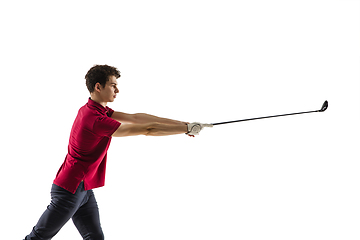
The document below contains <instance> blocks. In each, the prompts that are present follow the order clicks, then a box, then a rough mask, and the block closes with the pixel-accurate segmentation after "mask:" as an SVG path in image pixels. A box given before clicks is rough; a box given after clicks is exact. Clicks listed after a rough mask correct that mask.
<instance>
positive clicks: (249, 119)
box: [212, 110, 320, 125]
mask: <svg viewBox="0 0 360 240" xmlns="http://www.w3.org/2000/svg"><path fill="white" fill-rule="evenodd" d="M313 112H320V110H315V111H308V112H298V113H288V114H281V115H274V116H267V117H257V118H248V119H242V120H235V121H228V122H218V123H212V125H221V124H227V123H236V122H244V121H251V120H257V119H263V118H273V117H282V116H290V115H296V114H304V113H313Z"/></svg>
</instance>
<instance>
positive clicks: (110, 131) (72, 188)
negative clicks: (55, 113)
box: [25, 65, 203, 240]
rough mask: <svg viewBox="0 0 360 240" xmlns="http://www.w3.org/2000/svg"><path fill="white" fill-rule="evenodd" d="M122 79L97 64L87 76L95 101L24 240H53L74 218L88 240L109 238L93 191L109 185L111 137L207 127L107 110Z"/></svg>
mask: <svg viewBox="0 0 360 240" xmlns="http://www.w3.org/2000/svg"><path fill="white" fill-rule="evenodd" d="M119 77H120V72H119V71H118V70H117V69H116V68H114V67H111V66H108V65H95V66H94V67H92V68H91V69H90V70H89V71H88V72H87V74H86V76H85V79H86V86H87V88H88V90H89V92H90V98H89V99H88V102H87V103H86V104H85V105H84V106H82V107H81V108H80V109H79V111H78V114H77V116H76V118H75V121H74V124H73V126H72V129H71V132H70V139H69V146H68V153H67V155H66V158H65V160H64V162H63V164H62V165H61V167H60V169H59V171H58V172H57V174H56V177H55V179H54V182H53V185H52V188H51V203H50V205H48V207H47V209H46V210H45V212H44V213H43V214H42V216H41V217H40V219H39V221H38V222H37V224H36V225H35V227H34V228H33V229H32V231H31V233H30V234H29V235H27V236H26V237H25V240H35V239H36V240H40V239H41V240H45V239H51V238H52V237H54V236H55V235H56V234H57V233H58V232H59V230H60V229H61V228H62V227H63V226H64V224H65V223H66V222H67V221H68V220H69V219H70V218H71V219H72V221H73V222H74V224H75V226H76V228H77V229H78V231H79V232H80V234H81V236H82V237H83V239H88V240H101V239H104V234H103V231H102V229H101V225H100V219H99V209H98V206H97V203H96V200H95V196H94V193H93V191H92V189H94V188H98V187H102V186H104V183H105V170H106V159H107V150H108V148H109V145H110V142H111V138H112V137H125V136H135V135H146V136H167V135H173V134H183V133H185V134H188V135H189V136H193V135H197V134H198V133H199V132H200V131H201V129H202V128H203V125H202V124H200V123H192V124H189V123H187V122H181V121H176V120H171V119H166V118H160V117H156V116H152V115H149V114H143V113H137V114H126V113H122V112H116V111H114V110H112V109H111V108H109V107H107V106H106V105H107V103H108V102H113V101H114V100H115V98H116V95H117V94H118V93H119V90H118V82H117V79H118V78H119Z"/></svg>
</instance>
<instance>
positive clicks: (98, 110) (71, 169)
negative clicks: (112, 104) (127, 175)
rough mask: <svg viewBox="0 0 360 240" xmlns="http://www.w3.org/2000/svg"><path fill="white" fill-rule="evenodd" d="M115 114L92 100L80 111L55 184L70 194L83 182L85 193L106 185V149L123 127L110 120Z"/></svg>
mask: <svg viewBox="0 0 360 240" xmlns="http://www.w3.org/2000/svg"><path fill="white" fill-rule="evenodd" d="M113 112H114V110H112V109H111V108H109V107H106V108H104V107H103V106H102V105H101V104H99V103H97V102H94V101H93V100H91V99H90V98H89V101H88V102H87V104H85V105H84V106H83V107H81V108H80V110H79V112H78V115H77V117H76V119H75V121H74V124H73V126H72V129H71V133H70V140H69V146H68V154H67V155H66V158H65V161H64V163H63V164H62V165H61V167H60V169H59V171H58V173H57V175H56V178H55V180H54V184H56V185H58V186H60V187H62V188H64V189H66V190H68V191H69V192H71V193H75V192H76V189H77V187H78V186H79V184H80V182H81V181H82V180H83V181H84V186H85V190H90V189H93V188H97V187H102V186H104V184H105V170H106V155H107V150H108V148H109V145H110V142H111V135H112V134H113V133H114V132H115V131H116V130H117V129H118V128H119V126H120V123H119V122H118V121H116V120H114V119H112V118H111V115H112V114H113Z"/></svg>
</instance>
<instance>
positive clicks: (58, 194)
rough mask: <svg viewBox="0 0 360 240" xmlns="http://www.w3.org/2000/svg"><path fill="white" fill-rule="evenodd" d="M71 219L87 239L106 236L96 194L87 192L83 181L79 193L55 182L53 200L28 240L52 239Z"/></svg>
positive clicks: (91, 239) (52, 190)
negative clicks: (73, 192) (72, 191)
mask: <svg viewBox="0 0 360 240" xmlns="http://www.w3.org/2000/svg"><path fill="white" fill-rule="evenodd" d="M70 218H71V219H72V220H73V222H74V224H75V226H76V228H77V229H78V231H79V232H80V234H81V236H82V237H83V239H87V240H103V239H104V234H103V232H102V229H101V226H100V218H99V209H98V206H97V203H96V200H95V196H94V193H93V191H92V190H89V191H85V190H84V183H83V182H81V183H80V185H79V187H78V189H77V190H76V193H75V194H72V193H71V192H68V191H67V190H65V189H63V188H61V187H59V186H57V185H55V184H53V185H52V188H51V203H50V205H49V206H48V207H47V209H46V210H45V212H44V213H43V215H42V216H41V217H40V219H39V221H38V223H37V224H36V226H35V227H34V228H33V230H32V232H31V233H30V234H29V235H28V236H26V238H25V240H40V239H41V240H45V239H46V240H48V239H51V238H52V237H54V236H55V235H56V234H57V233H58V232H59V230H60V229H61V228H62V226H64V225H65V223H66V222H67V221H68V220H69V219H70Z"/></svg>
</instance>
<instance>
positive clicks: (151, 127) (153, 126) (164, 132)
mask: <svg viewBox="0 0 360 240" xmlns="http://www.w3.org/2000/svg"><path fill="white" fill-rule="evenodd" d="M187 132H188V127H187V124H164V123H150V124H148V126H147V127H146V134H145V135H146V136H168V135H174V134H181V133H187Z"/></svg>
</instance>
